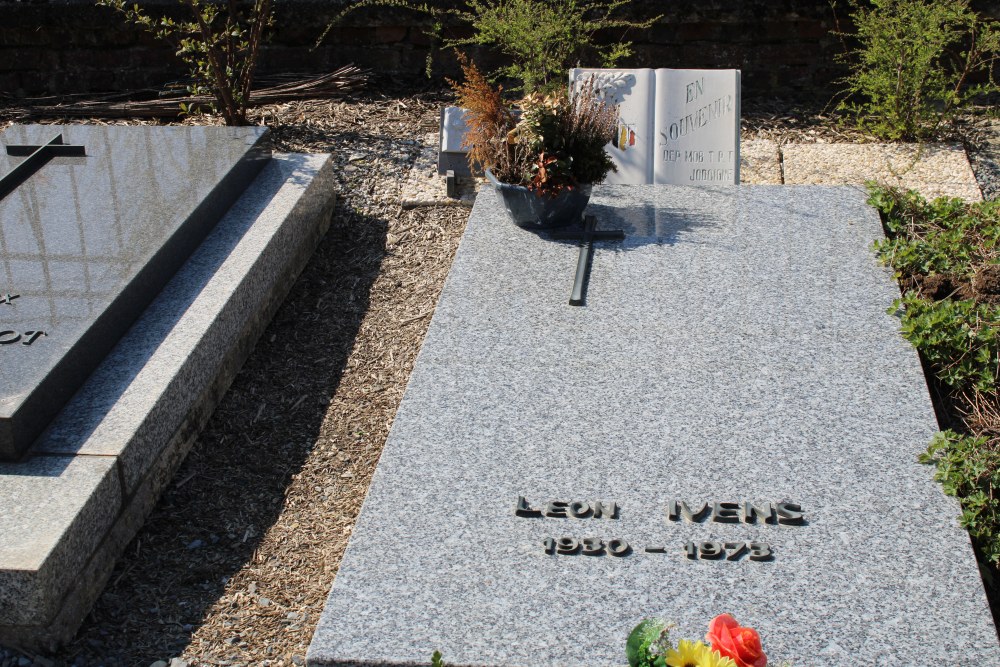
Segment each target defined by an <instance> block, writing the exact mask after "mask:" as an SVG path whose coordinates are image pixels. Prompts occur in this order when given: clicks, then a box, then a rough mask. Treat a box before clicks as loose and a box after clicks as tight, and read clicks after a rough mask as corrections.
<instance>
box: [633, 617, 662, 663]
mask: <svg viewBox="0 0 1000 667" xmlns="http://www.w3.org/2000/svg"><path fill="white" fill-rule="evenodd" d="M667 636H668V628H667V624H666V623H664V622H663V621H662V620H660V619H658V618H644V619H643V620H642V621H640V622H639V624H638V625H637V626H635V627H634V628H633V629H632V632H630V633H629V636H628V640H627V641H626V642H625V656H626V657H627V658H628V664H629V667H665V665H666V662H665V661H664V658H663V656H662V655H658V654H659V653H661V651H660V650H659V648H660V645H661V644H665V643H666V642H667Z"/></svg>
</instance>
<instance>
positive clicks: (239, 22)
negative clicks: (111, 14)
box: [96, 0, 273, 125]
mask: <svg viewBox="0 0 1000 667" xmlns="http://www.w3.org/2000/svg"><path fill="white" fill-rule="evenodd" d="M96 1H97V5H98V6H101V7H110V8H112V9H114V10H116V11H117V12H118V13H120V14H121V15H122V16H124V17H125V20H126V21H128V22H129V23H133V24H135V25H137V26H139V27H141V28H144V29H145V30H147V31H148V32H150V33H151V34H153V35H154V36H155V37H157V38H158V39H160V40H162V41H164V42H166V43H167V44H170V45H171V46H172V47H173V48H174V51H175V53H176V55H177V57H179V58H180V59H181V60H183V61H184V62H185V63H186V64H187V65H188V68H189V70H190V73H191V78H192V79H193V83H192V84H191V85H190V86H188V91H189V92H190V93H191V94H192V95H205V94H211V95H212V96H213V97H214V98H215V101H216V103H215V106H216V110H217V111H218V112H219V113H221V114H222V116H223V117H224V118H225V120H226V124H227V125H246V124H247V117H246V114H247V107H248V105H249V103H250V86H251V84H252V82H253V74H254V71H255V70H256V68H257V56H258V54H259V52H260V44H261V41H262V40H263V37H264V31H265V30H266V29H267V28H268V27H270V26H271V25H272V23H273V17H272V11H271V0H254V1H253V3H252V5H251V7H250V12H249V14H248V15H244V14H243V13H242V12H241V11H240V9H239V8H238V5H237V4H236V3H234V2H228V3H225V4H223V3H220V2H212V1H211V0H179V2H180V4H181V5H183V6H185V7H187V8H188V9H189V10H190V12H191V16H192V20H190V21H175V20H174V19H172V18H170V17H169V16H162V17H154V16H152V15H150V14H148V13H146V11H145V10H144V9H142V8H141V7H140V6H139V5H138V4H133V5H129V4H127V2H126V0H96ZM181 109H182V111H183V112H184V113H190V112H193V111H196V109H190V108H188V107H187V106H186V105H181Z"/></svg>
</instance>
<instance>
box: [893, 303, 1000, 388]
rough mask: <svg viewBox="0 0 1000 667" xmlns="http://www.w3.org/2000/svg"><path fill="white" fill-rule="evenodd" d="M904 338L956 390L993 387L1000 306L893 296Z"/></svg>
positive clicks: (998, 364) (999, 359) (998, 365)
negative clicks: (900, 310)
mask: <svg viewBox="0 0 1000 667" xmlns="http://www.w3.org/2000/svg"><path fill="white" fill-rule="evenodd" d="M900 307H902V308H903V309H904V310H903V312H902V316H901V328H902V332H903V337H904V338H906V340H908V341H910V343H911V344H912V345H913V346H914V347H916V348H917V349H918V350H919V351H920V353H921V354H922V355H923V356H924V358H925V359H927V361H929V362H930V363H931V364H932V367H933V368H934V372H935V374H936V375H937V378H938V379H939V380H940V381H941V382H943V383H944V384H945V385H947V386H948V387H951V388H952V389H955V390H956V391H968V390H975V391H978V392H984V393H990V392H995V391H996V390H997V373H998V370H1000V335H998V334H1000V307H997V306H994V305H990V304H979V303H976V302H975V301H972V300H968V299H966V300H952V299H942V300H941V301H930V300H928V299H923V298H921V297H919V296H917V295H916V294H914V293H913V292H908V293H907V294H906V295H905V296H904V297H903V298H902V299H897V300H896V301H895V302H894V303H893V305H892V307H891V308H890V309H889V311H890V312H893V311H896V310H897V309H899V308H900Z"/></svg>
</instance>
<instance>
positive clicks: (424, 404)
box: [308, 186, 1000, 667]
mask: <svg viewBox="0 0 1000 667" xmlns="http://www.w3.org/2000/svg"><path fill="white" fill-rule="evenodd" d="M864 199H865V194H864V193H863V192H860V191H858V190H855V189H851V188H833V187H798V188H796V187H782V186H777V187H772V186H759V187H736V186H711V187H698V188H694V187H681V186H668V187H664V186H656V187H653V186H601V187H598V188H595V194H594V198H593V199H592V200H591V205H590V207H589V209H588V211H589V212H590V213H593V214H595V215H596V216H597V218H598V220H599V221H600V226H601V227H602V228H605V229H612V228H623V229H625V230H626V234H627V237H626V239H625V241H624V242H623V243H621V244H615V245H614V246H611V245H610V244H608V245H605V247H604V248H603V249H601V248H598V250H597V252H596V254H595V257H594V259H593V266H592V270H591V275H590V283H589V292H588V297H587V304H588V305H587V306H586V307H584V308H573V307H570V306H568V305H566V294H567V292H568V290H569V286H570V284H571V282H572V279H573V267H574V264H575V262H576V254H577V253H576V248H575V247H573V246H572V245H569V244H563V243H556V242H553V241H551V240H546V239H544V238H540V237H539V236H536V235H534V234H531V233H529V232H525V231H522V230H520V229H518V228H516V227H515V226H514V225H512V224H511V223H510V221H509V220H507V219H506V217H505V213H504V211H503V208H502V205H501V204H500V203H499V202H498V200H497V196H496V195H495V193H493V192H492V191H491V190H489V189H485V190H483V191H482V192H481V193H480V195H479V198H478V199H477V201H476V206H475V209H474V211H473V213H472V215H471V218H470V220H469V225H468V228H467V230H466V233H465V236H464V237H463V239H462V243H461V246H460V248H459V251H458V254H457V256H456V259H455V262H454V265H453V267H452V269H451V273H450V275H449V277H448V281H447V283H446V285H445V288H444V291H443V292H442V295H441V298H440V301H439V304H438V307H437V309H436V311H435V314H434V318H433V321H432V323H431V326H430V329H429V331H428V334H427V338H426V340H425V342H424V345H423V348H422V349H421V352H420V355H419V358H418V360H417V363H416V366H415V368H414V371H413V374H412V376H411V378H410V381H409V385H408V386H407V389H406V393H405V396H404V398H403V400H402V403H401V405H400V407H399V410H398V412H397V414H396V418H395V422H394V424H393V427H392V430H391V433H390V436H389V438H388V441H387V443H386V447H385V451H384V452H383V454H382V456H381V459H380V461H379V466H378V469H377V470H376V472H375V475H374V478H373V481H372V485H371V488H370V490H369V493H368V497H367V499H366V501H365V504H364V506H363V508H362V511H361V514H360V516H359V519H358V522H357V524H356V526H355V529H354V533H353V535H352V537H351V542H350V545H349V547H348V549H347V552H346V553H345V556H344V558H343V561H342V563H341V566H340V569H339V572H338V574H337V578H336V581H335V582H334V585H333V588H332V590H331V593H330V596H329V599H328V601H327V605H326V608H325V610H324V612H323V616H322V618H321V620H320V623H319V625H318V628H317V631H316V634H315V636H314V637H313V641H312V645H311V647H310V650H309V654H308V662H309V664H310V665H418V664H427V663H428V662H429V659H430V656H431V653H432V652H433V651H435V650H440V651H441V652H442V653H443V656H444V660H445V663H446V664H456V665H496V666H501V665H502V666H504V667H510V666H517V667H527V666H536V665H537V666H541V665H585V666H593V667H607V666H608V665H622V664H625V655H624V642H625V638H626V636H627V634H628V632H629V630H630V629H631V628H632V627H633V626H634V625H635V624H636V623H637V622H638V621H639V620H640V619H641V618H643V617H646V616H660V617H663V618H665V619H668V620H670V621H673V622H675V623H676V624H677V629H676V630H675V632H674V636H675V637H686V638H691V639H697V638H700V637H702V636H704V634H705V631H706V627H707V623H708V621H709V620H710V619H711V618H712V617H713V616H715V615H716V614H719V613H722V612H729V613H732V614H734V615H735V616H736V618H737V619H739V620H740V621H741V622H743V623H744V624H746V625H750V626H752V627H755V628H757V629H759V630H760V632H761V635H762V637H763V641H764V645H765V649H766V650H767V652H768V653H769V654H770V656H771V664H782V663H783V662H786V661H787V662H790V663H791V664H795V665H810V666H830V667H834V666H835V667H843V666H844V665H852V666H865V665H872V666H874V665H896V664H898V665H908V666H917V665H939V664H954V663H955V662H956V661H961V662H962V663H963V664H965V663H968V664H990V665H995V664H1000V647H998V643H997V635H996V631H995V629H994V626H993V621H992V618H991V615H990V611H989V608H988V606H987V602H986V597H985V594H984V591H983V587H982V583H981V581H980V577H979V573H978V569H977V567H976V562H975V558H974V555H973V553H972V549H971V547H970V544H969V538H968V535H967V534H966V532H965V531H964V530H963V529H962V528H961V527H960V526H959V525H958V520H957V517H958V513H959V509H958V506H957V503H956V502H955V501H954V500H953V499H951V498H948V497H946V496H945V495H944V494H943V493H942V491H941V489H940V488H939V486H938V485H937V484H936V483H935V482H934V481H933V479H932V475H933V470H932V469H931V468H930V467H928V466H924V465H921V464H919V463H917V460H916V459H917V455H918V453H920V452H921V451H923V450H924V448H925V447H926V445H927V443H928V441H929V439H930V438H931V436H932V435H933V433H934V432H935V431H936V430H937V424H936V422H935V418H934V412H933V409H932V406H931V403H930V400H929V398H928V394H927V388H926V384H925V380H924V377H923V373H922V370H921V367H920V363H919V361H918V358H917V355H916V354H915V352H914V350H913V349H912V348H911V347H910V346H909V344H908V343H907V342H906V341H905V340H903V339H902V338H901V337H900V335H899V333H898V321H897V320H896V319H895V318H894V317H892V316H890V315H888V314H886V308H887V307H888V306H889V305H890V304H891V303H892V300H893V299H894V298H895V297H897V296H898V294H899V292H898V289H897V287H896V285H895V284H894V283H893V281H892V278H891V275H890V272H889V271H887V270H886V269H884V268H883V267H881V266H879V265H878V264H877V262H876V260H875V258H874V257H873V255H872V253H871V251H870V250H869V247H870V244H871V242H872V241H873V240H874V239H875V238H878V237H879V236H880V235H881V226H880V223H879V220H878V216H877V214H876V213H875V212H874V211H873V210H871V209H870V208H869V207H867V206H866V205H865V204H864Z"/></svg>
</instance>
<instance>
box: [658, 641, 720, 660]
mask: <svg viewBox="0 0 1000 667" xmlns="http://www.w3.org/2000/svg"><path fill="white" fill-rule="evenodd" d="M710 653H711V651H709V650H708V647H707V646H705V645H704V644H702V643H701V642H692V641H688V640H687V639H682V640H680V641H679V642H677V648H676V649H674V648H670V649H667V654H666V656H664V657H665V658H666V660H667V667H712V666H710V665H709V663H708V662H707V660H709V659H710V658H709V654H710Z"/></svg>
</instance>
